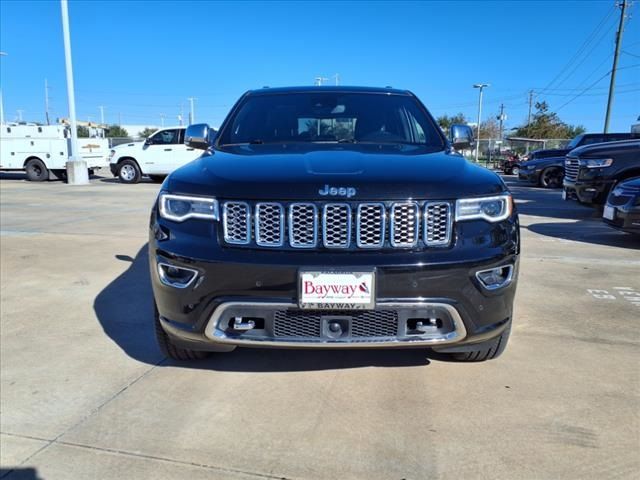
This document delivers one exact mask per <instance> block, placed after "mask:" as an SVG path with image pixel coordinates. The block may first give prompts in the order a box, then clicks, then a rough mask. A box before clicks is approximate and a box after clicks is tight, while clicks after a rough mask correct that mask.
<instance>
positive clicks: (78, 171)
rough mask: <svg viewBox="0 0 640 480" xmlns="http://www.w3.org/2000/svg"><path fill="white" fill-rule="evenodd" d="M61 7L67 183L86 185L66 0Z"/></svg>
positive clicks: (86, 176)
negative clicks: (67, 136)
mask: <svg viewBox="0 0 640 480" xmlns="http://www.w3.org/2000/svg"><path fill="white" fill-rule="evenodd" d="M60 7H61V9H62V35H63V37H64V60H65V62H64V63H65V67H66V72H67V98H68V101H69V122H70V123H71V145H70V147H71V151H70V152H69V153H70V155H69V160H68V161H67V165H66V166H67V183H68V184H69V185H87V184H88V183H89V172H88V170H87V162H86V161H84V160H83V159H82V157H81V156H80V155H79V153H80V152H79V150H78V129H77V124H76V98H75V93H74V88H73V67H72V63H71V36H70V35H69V6H68V4H67V0H60Z"/></svg>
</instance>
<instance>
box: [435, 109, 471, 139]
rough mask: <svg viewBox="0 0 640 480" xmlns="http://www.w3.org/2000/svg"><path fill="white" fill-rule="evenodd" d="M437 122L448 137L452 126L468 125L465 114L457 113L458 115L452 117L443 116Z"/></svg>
mask: <svg viewBox="0 0 640 480" xmlns="http://www.w3.org/2000/svg"><path fill="white" fill-rule="evenodd" d="M436 121H437V122H438V125H440V128H441V129H442V130H443V131H444V132H445V133H446V134H447V135H448V134H449V129H450V128H451V125H466V124H467V119H466V118H464V114H463V113H457V114H455V115H452V116H449V115H441V116H439V117H438V118H437V119H436Z"/></svg>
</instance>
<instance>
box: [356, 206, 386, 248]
mask: <svg viewBox="0 0 640 480" xmlns="http://www.w3.org/2000/svg"><path fill="white" fill-rule="evenodd" d="M356 217H357V218H356V245H357V246H358V247H359V248H382V247H383V246H384V234H385V229H386V228H385V227H386V217H387V215H386V208H385V206H384V203H361V204H360V205H358V210H357V214H356Z"/></svg>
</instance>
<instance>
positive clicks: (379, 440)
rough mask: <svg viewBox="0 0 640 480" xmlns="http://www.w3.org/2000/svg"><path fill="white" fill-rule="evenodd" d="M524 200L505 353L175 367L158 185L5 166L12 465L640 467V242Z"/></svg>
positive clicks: (518, 193)
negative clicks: (463, 359) (36, 177)
mask: <svg viewBox="0 0 640 480" xmlns="http://www.w3.org/2000/svg"><path fill="white" fill-rule="evenodd" d="M505 178H506V179H507V183H508V184H509V185H510V186H511V187H512V190H513V192H514V193H515V197H516V200H517V205H518V208H519V210H520V212H521V224H522V250H523V255H522V260H521V272H520V275H521V276H520V283H519V287H518V288H519V291H518V295H517V300H516V317H515V324H514V328H513V333H512V338H511V341H510V344H509V346H508V348H507V350H506V352H505V354H504V355H503V356H502V357H500V358H499V359H497V360H495V361H491V362H486V363H480V364H461V363H447V362H443V361H438V360H436V359H433V358H428V357H427V356H426V354H425V352H423V351H420V350H408V351H407V350H405V351H402V350H396V351H338V352H335V351H330V352H323V351H314V352H307V351H282V350H280V351H279V350H241V349H239V350H236V351H235V352H233V353H231V354H227V355H220V356H218V357H214V358H212V359H210V360H207V361H205V362H201V363H192V364H188V363H178V362H170V361H168V360H166V359H164V358H163V357H162V355H161V354H160V352H159V351H158V349H157V347H156V346H155V342H154V339H153V332H152V323H151V322H152V320H151V314H152V303H151V290H150V285H149V279H148V270H147V269H148V266H147V260H146V236H147V222H148V211H149V207H150V206H151V204H152V202H153V200H154V197H155V195H156V193H157V191H158V188H159V186H158V185H156V184H152V183H144V184H139V185H122V184H119V183H116V182H113V181H112V180H111V179H108V178H94V179H93V180H92V182H91V185H90V186H80V187H72V186H67V185H65V184H62V183H60V182H50V183H43V184H37V183H29V182H25V181H24V180H23V179H22V177H21V176H16V175H2V176H1V177H0V197H1V212H0V213H1V215H0V234H1V236H0V247H1V248H0V253H1V258H0V268H1V271H0V273H1V275H0V290H1V292H2V297H1V308H0V311H1V324H0V327H1V334H2V335H1V337H0V342H1V344H0V366H1V370H0V374H1V375H0V377H1V378H0V387H1V390H0V392H1V393H0V401H1V407H2V415H1V419H0V431H1V434H0V464H1V468H2V470H1V473H0V476H3V478H7V479H15V478H31V479H35V478H41V479H47V480H48V479H67V478H114V479H116V478H117V479H120V478H159V479H182V478H187V477H188V478H225V479H226V478H231V479H234V478H238V479H240V478H242V479H245V478H305V479H316V478H317V479H325V478H343V479H349V478H367V479H392V478H395V479H400V478H406V479H423V478H428V477H429V478H431V477H438V478H451V479H459V478H487V479H489V478H491V479H494V478H509V479H511V478H575V479H586V478H597V479H601V478H637V475H638V472H640V460H639V457H640V456H639V455H638V451H639V449H640V402H639V400H640V349H639V348H638V347H639V346H640V334H639V333H638V332H639V328H638V327H639V322H640V305H638V304H637V303H636V302H634V300H633V299H634V298H637V297H640V295H638V294H634V292H639V291H640V275H638V271H640V242H639V241H638V240H637V239H633V238H632V237H630V236H627V235H625V234H622V233H619V232H616V231H614V230H611V229H609V228H607V227H606V226H605V225H603V224H602V223H601V222H600V221H599V219H598V218H597V217H596V216H594V212H593V211H592V210H591V209H588V208H585V207H581V206H579V205H576V204H575V203H565V202H562V201H561V199H560V192H559V191H549V190H541V189H536V188H531V187H524V186H520V185H519V184H518V183H517V181H515V180H513V179H512V178H511V179H510V178H509V177H505Z"/></svg>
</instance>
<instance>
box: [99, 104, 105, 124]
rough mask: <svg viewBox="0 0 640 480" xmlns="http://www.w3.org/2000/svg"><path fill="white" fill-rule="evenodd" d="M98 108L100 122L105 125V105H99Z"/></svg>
mask: <svg viewBox="0 0 640 480" xmlns="http://www.w3.org/2000/svg"><path fill="white" fill-rule="evenodd" d="M98 108H99V109H100V123H101V124H102V125H104V106H103V105H99V106H98Z"/></svg>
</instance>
